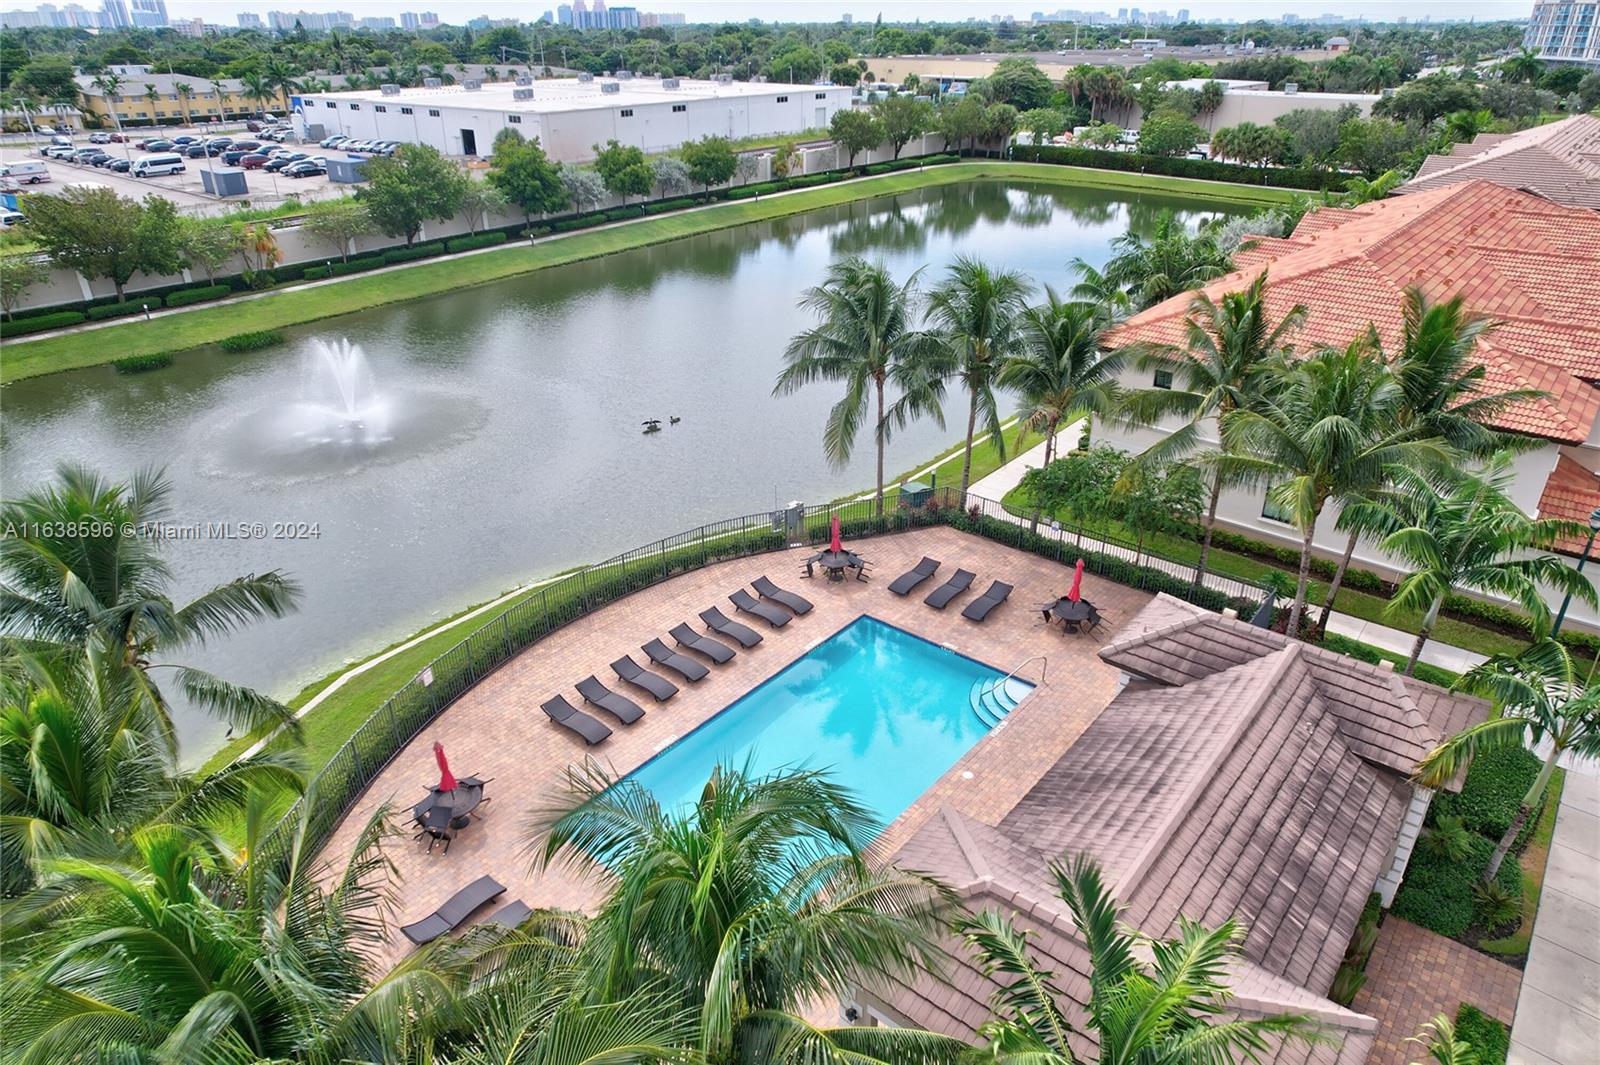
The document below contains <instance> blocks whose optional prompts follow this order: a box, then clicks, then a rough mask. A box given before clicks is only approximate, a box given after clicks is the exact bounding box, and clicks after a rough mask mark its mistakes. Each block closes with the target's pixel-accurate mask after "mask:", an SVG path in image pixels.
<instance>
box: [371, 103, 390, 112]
mask: <svg viewBox="0 0 1600 1065" xmlns="http://www.w3.org/2000/svg"><path fill="white" fill-rule="evenodd" d="M372 109H373V110H374V111H382V112H384V113H385V114H387V113H388V111H389V109H388V108H387V107H385V106H384V105H383V104H373V105H372Z"/></svg>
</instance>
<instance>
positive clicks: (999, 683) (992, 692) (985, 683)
mask: <svg viewBox="0 0 1600 1065" xmlns="http://www.w3.org/2000/svg"><path fill="white" fill-rule="evenodd" d="M1033 662H1038V663H1039V683H1040V684H1043V683H1044V677H1045V671H1046V669H1048V668H1049V665H1050V660H1049V659H1048V658H1046V657H1045V656H1044V655H1034V656H1033V657H1032V658H1028V659H1024V660H1023V661H1022V662H1020V663H1018V664H1017V667H1016V668H1015V669H1013V670H1012V671H1011V672H1010V673H1007V674H1006V675H1005V676H1003V677H1001V678H1000V679H999V680H979V681H974V682H973V685H972V690H971V691H970V692H969V693H968V695H967V702H968V703H969V704H970V705H971V707H972V712H973V713H974V714H976V715H977V718H978V720H979V721H981V722H983V723H984V725H986V726H988V727H989V728H994V727H995V726H996V725H998V724H1000V722H1002V721H1004V720H1005V719H1006V715H1008V714H1010V713H1011V711H1013V710H1015V709H1016V708H1017V704H1018V703H1020V702H1022V700H1023V699H1026V698H1027V697H1028V693H1030V692H1032V691H1033V689H1034V685H1032V684H1029V683H1028V682H1027V681H1024V680H1019V679H1017V674H1018V673H1020V672H1021V671H1022V670H1023V668H1024V667H1026V666H1028V665H1029V664H1031V663H1033Z"/></svg>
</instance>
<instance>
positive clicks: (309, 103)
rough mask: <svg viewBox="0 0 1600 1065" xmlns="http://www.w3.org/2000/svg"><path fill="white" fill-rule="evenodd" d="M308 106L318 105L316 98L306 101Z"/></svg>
mask: <svg viewBox="0 0 1600 1065" xmlns="http://www.w3.org/2000/svg"><path fill="white" fill-rule="evenodd" d="M306 106H307V107H315V106H317V101H315V100H307V101H306Z"/></svg>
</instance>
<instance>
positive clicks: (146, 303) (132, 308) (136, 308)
mask: <svg viewBox="0 0 1600 1065" xmlns="http://www.w3.org/2000/svg"><path fill="white" fill-rule="evenodd" d="M159 306H161V297H160V296H136V297H134V298H133V299H131V300H126V301H124V302H122V303H102V304H100V305H99V306H98V307H90V308H89V309H88V310H87V311H85V312H84V313H86V314H87V315H88V316H89V317H90V318H91V319H92V320H94V321H96V322H98V321H101V320H103V319H106V318H126V317H127V316H128V315H130V314H143V313H144V310H145V308H146V307H148V308H150V309H151V310H155V309H156V308H157V307H159Z"/></svg>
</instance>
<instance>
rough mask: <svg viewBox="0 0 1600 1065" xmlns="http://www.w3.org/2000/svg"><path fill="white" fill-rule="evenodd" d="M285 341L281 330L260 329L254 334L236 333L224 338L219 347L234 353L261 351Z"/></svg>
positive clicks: (218, 344)
mask: <svg viewBox="0 0 1600 1065" xmlns="http://www.w3.org/2000/svg"><path fill="white" fill-rule="evenodd" d="M285 339H286V338H285V337H284V335H283V330H281V329H258V330H256V331H255V332H253V333H235V334H234V335H233V336H231V337H223V338H222V339H221V340H219V341H217V347H219V348H221V349H222V350H223V351H231V352H234V353H238V352H241V351H260V350H261V349H262V348H270V347H272V346H274V345H276V344H282V343H283V342H284V340H285Z"/></svg>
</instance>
